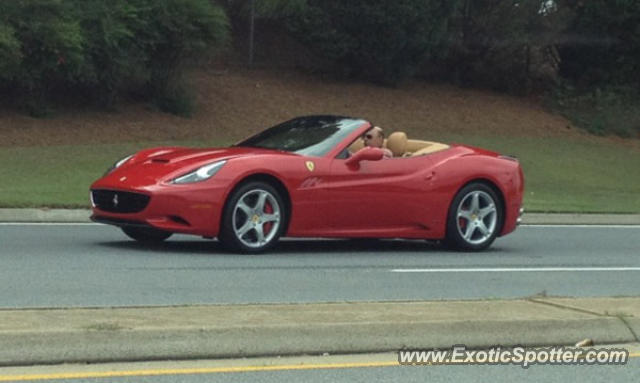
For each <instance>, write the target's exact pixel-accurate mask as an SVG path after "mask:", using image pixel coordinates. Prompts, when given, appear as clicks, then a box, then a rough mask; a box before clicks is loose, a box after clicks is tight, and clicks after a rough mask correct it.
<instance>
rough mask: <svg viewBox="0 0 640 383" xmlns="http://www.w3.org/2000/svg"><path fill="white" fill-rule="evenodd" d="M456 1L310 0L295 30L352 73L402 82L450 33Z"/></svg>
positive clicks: (293, 19)
mask: <svg viewBox="0 0 640 383" xmlns="http://www.w3.org/2000/svg"><path fill="white" fill-rule="evenodd" d="M457 3H458V2H457V1H452V0H350V1H343V0H308V1H307V4H306V7H302V8H300V9H299V12H297V13H295V14H293V15H292V16H290V17H289V18H288V27H289V30H290V32H291V33H292V34H293V35H294V36H295V37H296V38H297V39H298V40H300V41H301V42H303V43H304V44H307V45H308V46H309V47H311V49H313V50H315V51H316V52H317V53H318V54H319V55H321V56H323V57H324V58H326V59H328V60H329V61H330V62H331V63H333V66H334V70H335V71H336V72H337V73H339V74H342V75H345V76H347V77H355V78H364V79H368V80H373V81H376V82H380V83H385V84H396V83H398V82H399V81H401V80H403V79H405V78H408V77H410V76H412V75H413V74H414V73H415V71H416V70H417V69H418V67H419V66H420V64H422V63H423V62H424V61H425V60H426V59H428V58H429V57H430V56H431V55H434V54H437V50H438V48H439V47H440V45H441V44H442V43H443V40H444V38H445V37H446V29H447V22H448V20H449V18H450V16H451V13H452V12H453V11H454V10H455V8H456V4H457Z"/></svg>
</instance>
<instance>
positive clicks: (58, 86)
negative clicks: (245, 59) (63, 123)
mask: <svg viewBox="0 0 640 383" xmlns="http://www.w3.org/2000/svg"><path fill="white" fill-rule="evenodd" d="M227 38H228V22H227V18H226V15H225V13H224V11H223V10H222V8H220V7H219V6H215V5H213V3H212V2H211V1H210V0H24V1H0V70H1V72H2V74H0V88H12V89H14V90H15V92H16V93H17V96H18V98H19V99H20V100H21V103H22V105H23V106H26V107H27V108H28V110H29V112H30V113H31V114H34V115H39V114H42V111H43V110H45V111H46V109H47V104H48V103H50V102H52V101H58V100H61V99H63V100H69V99H73V98H74V97H75V96H74V95H81V97H82V98H85V97H87V98H89V99H91V100H93V101H95V102H97V103H99V104H101V105H104V106H108V107H111V106H113V105H114V103H115V102H116V100H117V98H118V97H119V96H121V95H123V94H126V93H128V92H131V91H133V92H136V93H138V94H142V95H144V96H145V98H147V99H150V100H159V99H162V98H163V97H165V96H166V95H167V94H171V93H172V92H173V91H170V89H179V88H180V87H181V85H180V84H179V82H180V79H181V78H182V72H183V71H184V69H185V64H187V63H188V62H190V61H191V60H194V59H198V58H200V57H201V56H203V55H206V54H208V53H210V52H214V51H215V49H216V48H219V47H222V46H224V44H225V42H226V40H227ZM162 105H165V104H164V103H163V104H162Z"/></svg>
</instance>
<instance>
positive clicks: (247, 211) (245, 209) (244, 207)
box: [236, 201, 251, 217]
mask: <svg viewBox="0 0 640 383" xmlns="http://www.w3.org/2000/svg"><path fill="white" fill-rule="evenodd" d="M236 206H237V208H238V209H240V210H242V212H243V213H244V214H245V215H246V216H247V217H250V216H251V208H250V207H249V206H248V205H247V204H246V203H245V202H244V201H240V202H238V204H237V205H236Z"/></svg>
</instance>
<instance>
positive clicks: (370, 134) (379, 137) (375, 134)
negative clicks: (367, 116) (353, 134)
mask: <svg viewBox="0 0 640 383" xmlns="http://www.w3.org/2000/svg"><path fill="white" fill-rule="evenodd" d="M362 139H363V140H364V146H371V147H375V148H381V147H382V146H383V145H384V132H383V131H382V128H381V127H379V126H374V127H373V128H371V129H369V130H367V132H366V133H365V134H364V135H363V136H362Z"/></svg>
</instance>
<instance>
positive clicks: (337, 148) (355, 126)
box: [233, 115, 371, 157]
mask: <svg viewBox="0 0 640 383" xmlns="http://www.w3.org/2000/svg"><path fill="white" fill-rule="evenodd" d="M312 119H316V120H321V119H327V120H334V121H329V122H330V123H331V124H336V125H338V126H339V127H340V128H339V130H343V131H344V132H340V131H338V132H337V133H338V134H340V133H342V134H341V135H340V137H338V138H333V136H334V135H332V136H329V137H327V138H325V139H324V140H321V141H318V142H317V143H316V144H313V145H310V146H309V147H306V148H303V149H300V150H296V151H292V150H285V149H284V148H268V147H263V146H258V145H253V144H252V143H251V141H252V140H256V139H258V138H259V137H260V136H263V135H264V136H267V134H268V133H267V132H269V131H270V130H275V129H278V128H281V127H283V126H286V125H289V124H292V123H295V122H298V121H300V120H312ZM370 126H371V124H370V123H369V122H368V121H366V120H363V119H360V118H353V117H343V116H333V115H316V116H303V117H296V118H293V119H291V120H288V121H285V122H282V123H280V124H277V125H274V126H272V127H270V128H267V129H265V130H262V131H260V132H258V133H256V134H254V135H252V136H250V137H248V138H246V139H243V140H242V141H240V142H237V143H236V144H234V145H233V147H253V148H260V149H265V150H275V151H281V152H286V153H292V154H298V155H301V156H308V157H335V156H336V155H337V154H338V153H340V152H341V151H342V150H343V149H344V148H346V147H347V146H348V145H349V143H351V142H353V141H354V140H355V139H356V138H357V137H359V136H360V135H362V133H361V132H364V131H365V130H366V129H368V128H369V127H370ZM365 127H366V129H365ZM331 140H335V142H333V143H332V145H331V147H329V148H328V149H326V150H322V151H321V153H306V152H305V151H306V150H309V148H313V147H315V146H318V145H320V144H321V143H323V142H327V141H331Z"/></svg>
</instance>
